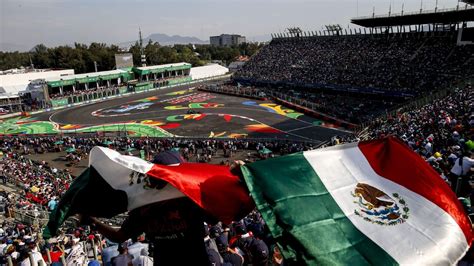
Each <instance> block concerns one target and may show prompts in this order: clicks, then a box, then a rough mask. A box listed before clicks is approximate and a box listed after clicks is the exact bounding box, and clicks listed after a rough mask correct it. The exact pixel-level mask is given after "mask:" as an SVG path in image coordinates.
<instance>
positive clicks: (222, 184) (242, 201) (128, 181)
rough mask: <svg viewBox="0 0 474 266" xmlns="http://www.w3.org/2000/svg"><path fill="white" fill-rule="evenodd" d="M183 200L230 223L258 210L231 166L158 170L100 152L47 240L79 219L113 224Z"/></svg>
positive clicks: (63, 204)
mask: <svg viewBox="0 0 474 266" xmlns="http://www.w3.org/2000/svg"><path fill="white" fill-rule="evenodd" d="M163 181H165V182H163ZM179 197H189V198H190V199H192V200H193V201H194V202H195V203H196V204H198V205H199V206H200V207H202V208H203V209H204V210H206V211H207V212H208V213H209V214H211V215H213V216H215V217H216V218H218V219H219V220H221V221H224V222H226V223H230V222H231V221H233V220H238V219H240V218H242V217H243V216H244V215H246V214H248V213H249V212H250V211H251V210H252V209H253V208H254V207H255V206H254V204H253V201H252V199H251V198H250V196H249V194H248V191H247V190H246V187H245V185H244V184H243V181H242V180H241V179H240V178H239V177H238V176H236V175H234V174H233V173H231V172H230V169H229V167H228V166H219V165H211V164H196V163H182V164H180V165H178V166H165V165H157V164H151V163H149V162H146V161H144V160H142V159H140V158H137V157H133V156H125V155H121V154H119V153H118V152H116V151H114V150H111V149H107V148H102V147H94V148H93V149H92V150H91V153H90V156H89V168H88V169H87V170H86V171H85V172H84V173H82V175H80V176H79V177H78V178H77V179H76V180H75V181H74V182H73V183H72V184H71V186H70V188H69V189H68V191H67V192H66V193H65V195H64V196H63V197H62V199H61V201H60V202H59V204H58V207H57V208H56V209H55V210H54V212H53V213H52V214H51V215H50V219H49V222H48V224H47V226H46V228H45V231H44V233H43V235H44V237H45V238H48V237H51V236H54V235H55V234H56V233H57V230H58V228H59V227H60V226H61V224H63V222H64V221H65V220H66V219H67V218H68V217H69V216H71V215H74V214H78V213H82V214H87V215H91V216H96V217H106V218H110V217H113V216H115V215H117V214H120V213H123V212H126V211H129V210H133V209H136V208H139V207H142V206H145V205H147V204H151V203H155V202H159V201H165V200H170V199H174V198H179Z"/></svg>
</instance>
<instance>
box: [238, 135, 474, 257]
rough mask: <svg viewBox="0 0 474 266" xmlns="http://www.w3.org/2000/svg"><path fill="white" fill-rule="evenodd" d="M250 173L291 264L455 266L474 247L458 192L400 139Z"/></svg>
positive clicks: (311, 154)
mask: <svg viewBox="0 0 474 266" xmlns="http://www.w3.org/2000/svg"><path fill="white" fill-rule="evenodd" d="M243 173H244V176H245V180H246V182H247V185H248V187H249V190H250V192H251V195H252V197H253V199H254V200H255V202H256V205H257V208H258V210H259V211H260V212H261V214H262V215H263V218H264V219H265V221H266V222H267V224H268V227H269V228H270V230H271V233H272V235H273V236H274V237H275V239H276V240H277V242H278V245H279V246H280V248H281V250H282V253H283V255H284V257H285V258H286V259H287V260H289V261H292V260H294V261H298V262H301V263H303V262H304V263H305V264H311V265H313V264H314V265H320V264H326V265H334V264H345V265H361V264H374V265H394V264H411V265H448V264H454V263H456V262H457V261H458V260H459V259H460V258H461V257H462V256H463V255H464V254H465V252H466V251H467V250H468V248H469V246H470V244H471V240H472V231H471V223H470V221H469V219H468V218H467V216H466V215H465V213H464V211H463V208H462V206H461V204H460V203H459V201H458V200H457V198H456V196H455V195H454V193H452V192H451V190H450V188H449V187H448V185H446V184H445V182H444V181H443V180H442V179H441V178H440V177H439V174H437V173H436V172H435V171H434V170H433V169H432V168H431V167H430V166H429V165H428V164H427V163H426V162H425V161H424V160H423V159H422V158H421V157H420V156H418V155H417V154H415V153H414V152H412V151H411V150H410V149H409V148H408V147H407V146H405V145H404V144H403V143H402V142H400V141H399V140H397V139H395V138H386V139H382V140H377V141H370V142H362V143H358V144H349V145H342V146H336V147H331V148H326V149H320V150H315V151H308V152H303V153H297V154H293V155H289V156H283V157H279V158H275V159H270V160H265V161H260V162H256V163H252V164H248V165H246V166H245V167H243Z"/></svg>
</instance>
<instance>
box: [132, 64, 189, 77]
mask: <svg viewBox="0 0 474 266" xmlns="http://www.w3.org/2000/svg"><path fill="white" fill-rule="evenodd" d="M190 68H191V64H189V63H184V62H181V63H174V64H166V65H156V66H146V67H135V68H134V69H133V71H134V72H135V73H137V74H139V75H146V74H150V73H163V72H165V71H175V70H182V69H190Z"/></svg>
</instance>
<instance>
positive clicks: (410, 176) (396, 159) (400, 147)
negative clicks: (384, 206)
mask: <svg viewBox="0 0 474 266" xmlns="http://www.w3.org/2000/svg"><path fill="white" fill-rule="evenodd" d="M358 146H359V149H360V151H361V152H362V154H363V155H364V156H365V157H366V158H367V161H368V162H369V164H370V166H371V167H372V169H373V170H374V171H375V172H376V173H377V174H378V175H380V176H383V177H384V178H386V179H388V180H391V181H393V182H395V183H397V184H399V185H401V186H404V187H405V188H407V189H409V190H411V191H413V192H415V193H417V194H419V195H420V196H423V197H424V198H426V199H427V200H429V201H431V202H433V203H434V204H436V205H437V206H438V207H440V208H441V209H443V210H444V211H445V212H446V213H448V214H449V215H451V217H452V218H453V219H454V220H455V221H456V223H457V224H458V225H459V227H460V228H461V230H462V231H463V233H464V235H465V236H466V239H467V240H471V239H472V229H471V228H472V225H471V222H470V221H469V219H468V218H467V216H466V214H465V212H464V210H463V207H462V205H461V203H460V202H459V201H458V200H457V198H456V195H455V194H454V193H453V192H452V190H451V188H450V187H449V186H447V185H446V182H444V180H443V179H441V178H439V174H438V173H437V172H436V171H435V170H434V169H433V168H432V167H426V166H427V163H426V162H425V160H423V158H421V157H420V156H419V155H418V154H416V153H414V152H412V151H411V150H409V148H408V147H407V146H406V145H405V144H404V143H402V142H401V141H400V140H398V139H397V138H390V139H389V140H377V141H371V142H362V143H359V145H358ZM401 166H403V167H401Z"/></svg>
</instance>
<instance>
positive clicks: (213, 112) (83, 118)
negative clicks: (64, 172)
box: [0, 87, 347, 141]
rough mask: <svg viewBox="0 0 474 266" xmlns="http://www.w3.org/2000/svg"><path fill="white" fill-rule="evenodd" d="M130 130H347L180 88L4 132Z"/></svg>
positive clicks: (291, 134) (326, 134)
mask: <svg viewBox="0 0 474 266" xmlns="http://www.w3.org/2000/svg"><path fill="white" fill-rule="evenodd" d="M103 131H106V132H113V131H120V132H127V133H128V134H129V135H131V136H156V137H166V136H183V137H231V138H233V137H248V138H279V139H292V140H312V141H324V140H327V139H329V138H330V137H331V136H334V135H336V134H337V135H345V134H347V132H345V131H343V130H341V129H339V128H336V127H335V126H334V125H332V124H328V123H325V122H323V121H321V120H317V119H314V118H311V117H308V116H306V115H303V114H301V113H298V112H296V111H294V110H291V109H289V108H286V107H283V106H281V105H279V104H275V103H273V102H270V101H257V100H250V99H246V98H239V97H233V96H227V95H221V94H212V93H208V92H203V91H198V90H195V89H194V88H192V87H177V88H172V89H163V90H158V91H153V92H147V93H141V94H134V95H131V96H128V97H122V98H116V99H112V100H109V101H106V102H100V103H95V104H90V105H84V106H78V107H73V108H69V109H63V110H58V111H52V112H47V113H42V114H38V115H34V116H32V117H29V118H14V119H9V120H4V121H3V123H1V124H0V134H54V133H75V132H77V133H82V132H103Z"/></svg>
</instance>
